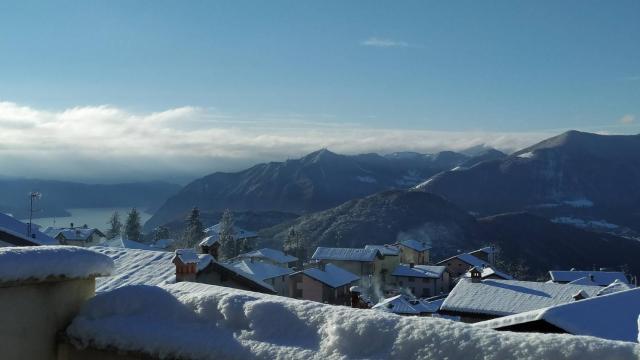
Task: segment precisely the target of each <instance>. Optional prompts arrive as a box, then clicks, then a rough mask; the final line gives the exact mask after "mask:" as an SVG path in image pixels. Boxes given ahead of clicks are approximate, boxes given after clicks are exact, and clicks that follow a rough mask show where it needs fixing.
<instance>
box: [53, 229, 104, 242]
mask: <svg viewBox="0 0 640 360" xmlns="http://www.w3.org/2000/svg"><path fill="white" fill-rule="evenodd" d="M95 232H98V235H99V236H101V237H102V233H101V232H100V231H99V230H98V229H95V228H81V227H78V228H55V227H48V228H46V229H45V230H44V233H45V234H47V235H49V236H51V237H52V238H56V237H58V235H62V236H63V237H64V238H65V239H66V240H71V241H89V240H90V237H91V236H92V235H93V234H94V233H95Z"/></svg>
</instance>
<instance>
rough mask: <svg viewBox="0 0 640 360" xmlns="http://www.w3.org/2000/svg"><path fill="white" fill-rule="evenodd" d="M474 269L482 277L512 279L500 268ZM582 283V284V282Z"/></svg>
mask: <svg viewBox="0 0 640 360" xmlns="http://www.w3.org/2000/svg"><path fill="white" fill-rule="evenodd" d="M475 268H476V269H478V270H480V272H481V274H482V278H483V279H484V278H488V277H490V276H491V275H496V276H499V277H500V278H502V279H504V280H513V276H511V275H509V274H507V273H505V272H502V271H500V270H496V269H494V268H493V267H492V266H485V267H477V266H476V267H475ZM464 277H471V274H470V272H469V271H467V272H466V273H465V274H464ZM583 285H584V284H583Z"/></svg>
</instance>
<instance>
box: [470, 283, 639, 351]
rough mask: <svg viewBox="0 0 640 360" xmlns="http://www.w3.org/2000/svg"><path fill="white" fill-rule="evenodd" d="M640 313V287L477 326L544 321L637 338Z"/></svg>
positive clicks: (579, 332)
mask: <svg viewBox="0 0 640 360" xmlns="http://www.w3.org/2000/svg"><path fill="white" fill-rule="evenodd" d="M639 315H640V289H632V290H624V291H619V292H615V293H611V294H608V295H603V296H596V297H593V298H589V299H585V300H580V301H575V302H570V303H566V304H562V305H557V306H552V307H547V308H543V309H538V310H533V311H528V312H525V313H520V314H517V315H511V316H506V317H501V318H498V319H493V320H489V321H483V322H479V323H476V324H475V326H478V327H487V328H492V329H500V328H504V327H509V326H513V325H518V324H524V323H530V322H534V321H544V322H547V323H549V324H551V325H553V326H555V327H557V328H560V329H562V330H564V331H565V332H567V333H569V334H573V335H590V336H596V337H599V338H603V339H610V340H622V341H633V342H635V341H637V339H638V323H637V322H636V321H637V319H638V316H639Z"/></svg>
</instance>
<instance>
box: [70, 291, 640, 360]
mask: <svg viewBox="0 0 640 360" xmlns="http://www.w3.org/2000/svg"><path fill="white" fill-rule="evenodd" d="M634 320H635V318H634ZM274 325H275V326H274ZM67 334H68V336H69V337H70V338H71V340H72V342H73V343H74V344H77V345H78V346H89V345H91V346H95V347H98V348H115V349H118V350H124V351H139V352H143V353H146V354H149V355H151V356H155V357H159V358H181V359H305V360H307V359H355V358H368V359H465V360H498V359H522V360H531V359H581V360H583V359H586V360H588V359H598V360H614V359H615V360H631V359H634V360H637V359H638V357H639V356H640V347H639V346H638V345H636V344H633V343H625V342H613V341H606V340H601V339H597V338H592V337H578V336H571V335H554V334H522V333H508V332H495V331H493V330H487V329H483V328H478V327H474V326H470V325H468V324H463V323H458V322H452V321H448V320H443V319H437V318H428V317H399V316H397V315H394V314H389V313H385V312H382V311H374V310H363V309H352V308H348V307H341V306H331V305H325V304H320V303H316V302H311V301H302V300H295V299H289V298H284V297H278V296H271V295H265V294H258V293H252V292H247V291H242V290H236V289H231V288H224V287H218V286H211V285H204V284H196V283H178V284H173V285H166V286H163V287H152V286H129V287H125V288H120V289H118V290H115V291H111V292H108V293H103V294H99V295H98V296H96V297H95V298H93V299H91V300H90V301H89V302H88V303H87V304H86V306H84V308H83V309H82V310H81V312H80V314H79V315H78V316H77V317H76V318H75V319H74V320H73V322H72V323H71V325H70V326H69V327H68V329H67Z"/></svg>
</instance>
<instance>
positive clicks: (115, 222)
mask: <svg viewBox="0 0 640 360" xmlns="http://www.w3.org/2000/svg"><path fill="white" fill-rule="evenodd" d="M107 224H109V230H107V239H109V240H111V239H114V238H116V237H118V236H120V235H122V222H120V214H118V212H117V211H114V213H113V214H111V217H110V218H109V221H108V222H107Z"/></svg>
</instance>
